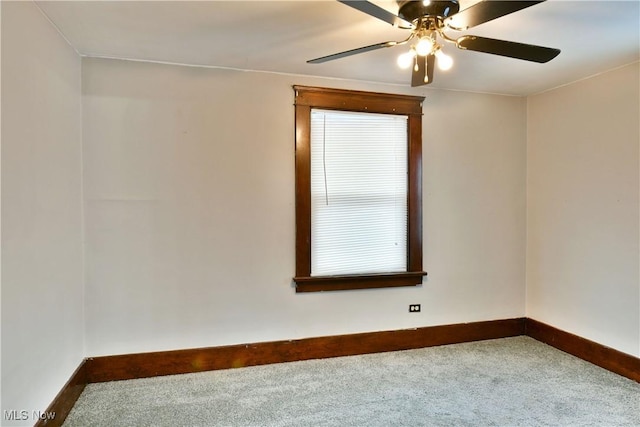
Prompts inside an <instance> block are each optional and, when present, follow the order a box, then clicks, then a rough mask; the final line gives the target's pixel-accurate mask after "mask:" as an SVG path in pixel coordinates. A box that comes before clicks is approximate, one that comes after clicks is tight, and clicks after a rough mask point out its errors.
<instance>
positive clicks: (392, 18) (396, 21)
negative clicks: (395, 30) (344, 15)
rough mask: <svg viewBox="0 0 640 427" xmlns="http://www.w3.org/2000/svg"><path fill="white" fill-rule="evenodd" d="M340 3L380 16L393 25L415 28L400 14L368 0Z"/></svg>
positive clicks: (340, 0) (370, 14)
mask: <svg viewBox="0 0 640 427" xmlns="http://www.w3.org/2000/svg"><path fill="white" fill-rule="evenodd" d="M338 1H339V2H340V3H343V4H346V5H347V6H351V7H352V8H354V9H357V10H359V11H360V12H364V13H366V14H367V15H369V16H373V17H374V18H378V19H380V20H382V21H384V22H386V23H388V24H391V25H393V26H394V27H399V28H405V29H408V28H414V27H413V24H412V23H411V22H407V21H405V20H404V19H402V18H400V17H399V16H396V15H394V14H393V13H391V12H389V11H387V10H386V9H383V8H381V7H380V6H376V5H375V4H373V3H370V2H368V1H362V0H357V1H346V0H338Z"/></svg>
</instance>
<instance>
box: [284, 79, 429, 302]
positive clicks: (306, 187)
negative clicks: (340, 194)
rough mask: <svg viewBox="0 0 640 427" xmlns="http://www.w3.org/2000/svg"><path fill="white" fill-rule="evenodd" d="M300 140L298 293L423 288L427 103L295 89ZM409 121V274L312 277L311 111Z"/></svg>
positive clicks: (405, 97) (418, 99) (382, 95)
mask: <svg viewBox="0 0 640 427" xmlns="http://www.w3.org/2000/svg"><path fill="white" fill-rule="evenodd" d="M293 89H294V91H295V140H296V142H295V143H296V154H295V158H296V172H295V175H296V274H295V277H294V278H293V280H294V282H295V284H296V292H319V291H339V290H350V289H369V288H386V287H398V286H418V285H421V284H422V278H423V276H426V274H427V273H426V272H424V271H423V270H422V101H424V97H421V96H409V95H394V94H386V93H375V92H361V91H351V90H341V89H328V88H319V87H310V86H299V85H295V86H293ZM312 108H321V109H325V110H341V111H355V112H364V113H380V114H398V115H404V116H407V119H408V120H407V124H408V132H407V136H408V150H409V152H408V181H407V184H408V187H407V188H408V192H407V215H408V218H407V271H406V272H400V273H376V274H364V275H362V274H357V275H336V276H311V245H312V242H311V150H310V148H311V147H310V145H311V109H312Z"/></svg>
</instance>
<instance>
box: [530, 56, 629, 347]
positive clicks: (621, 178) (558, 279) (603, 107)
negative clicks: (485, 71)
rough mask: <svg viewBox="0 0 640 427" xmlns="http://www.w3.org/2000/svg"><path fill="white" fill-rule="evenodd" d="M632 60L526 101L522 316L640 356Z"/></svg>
mask: <svg viewBox="0 0 640 427" xmlns="http://www.w3.org/2000/svg"><path fill="white" fill-rule="evenodd" d="M639 81H640V70H639V65H638V63H635V64H632V65H629V66H626V67H624V68H620V69H617V70H614V71H610V72H608V73H605V74H602V75H599V76H596V77H593V78H590V79H588V80H584V81H580V82H577V83H574V84H571V85H569V86H565V87H562V88H559V89H556V90H552V91H549V92H546V93H543V94H540V95H537V96H531V97H530V98H529V101H528V135H527V136H528V142H527V171H528V172H527V218H528V225H527V316H528V317H531V318H533V319H536V320H539V321H542V322H545V323H548V324H551V325H553V326H555V327H557V328H560V329H563V330H566V331H569V332H572V333H575V334H577V335H580V336H582V337H585V338H588V339H591V340H594V341H596V342H598V343H601V344H604V345H607V346H610V347H613V348H615V349H618V350H620V351H623V352H626V353H629V354H632V355H635V356H640V280H639V268H640V265H639V262H640V261H639V260H640V252H639V247H638V243H639V234H638V233H639V231H640V230H639V218H640V210H639V207H638V201H639V184H638V183H639V178H640V169H639V167H638V163H639V160H638V156H639V146H640V119H639V117H640V108H639V103H640V88H639Z"/></svg>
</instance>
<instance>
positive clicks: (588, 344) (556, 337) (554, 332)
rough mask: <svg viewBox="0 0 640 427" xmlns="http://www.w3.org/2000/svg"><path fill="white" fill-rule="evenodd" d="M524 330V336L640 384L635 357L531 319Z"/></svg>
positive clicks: (638, 369)
mask: <svg viewBox="0 0 640 427" xmlns="http://www.w3.org/2000/svg"><path fill="white" fill-rule="evenodd" d="M525 330H526V335H528V336H530V337H532V338H535V339H536V340H538V341H541V342H543V343H545V344H548V345H550V346H552V347H555V348H557V349H558V350H562V351H564V352H566V353H569V354H572V355H574V356H576V357H579V358H580V359H582V360H586V361H587V362H591V363H593V364H594V365H597V366H600V367H601V368H604V369H607V370H609V371H611V372H615V373H616V374H618V375H622V376H624V377H627V378H630V379H632V380H634V381H637V382H640V359H639V358H637V357H634V356H631V355H630V354H626V353H622V352H621V351H618V350H614V349H612V348H610V347H606V346H604V345H602V344H598V343H596V342H594V341H589V340H587V339H585V338H582V337H579V336H577V335H574V334H571V333H569V332H565V331H562V330H560V329H557V328H554V327H553V326H549V325H547V324H545V323H542V322H538V321H537V320H533V319H526V326H525Z"/></svg>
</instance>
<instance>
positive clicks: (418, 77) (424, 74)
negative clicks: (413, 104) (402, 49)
mask: <svg viewBox="0 0 640 427" xmlns="http://www.w3.org/2000/svg"><path fill="white" fill-rule="evenodd" d="M435 64H436V58H435V56H433V55H427V56H416V65H417V67H414V68H413V72H412V73H411V87H416V86H423V85H428V84H430V83H432V82H433V69H434V66H435Z"/></svg>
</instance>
